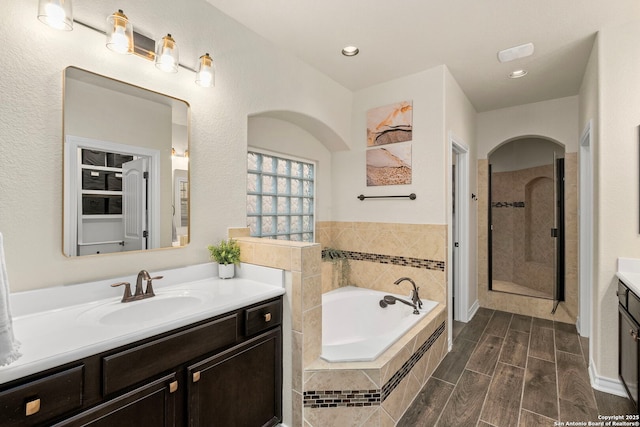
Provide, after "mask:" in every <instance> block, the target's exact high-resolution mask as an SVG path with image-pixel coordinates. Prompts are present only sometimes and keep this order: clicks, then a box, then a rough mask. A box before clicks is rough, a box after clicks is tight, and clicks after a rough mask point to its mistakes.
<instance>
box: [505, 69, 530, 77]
mask: <svg viewBox="0 0 640 427" xmlns="http://www.w3.org/2000/svg"><path fill="white" fill-rule="evenodd" d="M526 75H527V70H515V71H512V72H511V73H509V78H511V79H519V78H520V77H524V76H526Z"/></svg>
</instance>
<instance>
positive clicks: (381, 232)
mask: <svg viewBox="0 0 640 427" xmlns="http://www.w3.org/2000/svg"><path fill="white" fill-rule="evenodd" d="M316 239H317V241H318V242H319V243H320V244H321V245H322V247H323V248H327V247H333V248H338V249H340V250H342V251H345V253H346V254H347V257H348V258H349V264H350V266H351V272H350V277H349V283H348V284H350V285H355V286H359V287H363V288H369V289H375V290H379V291H382V292H389V293H397V294H403V295H409V292H410V290H411V288H410V285H409V284H407V283H403V284H401V285H399V286H397V285H394V283H393V282H394V281H395V280H397V279H398V278H400V277H405V276H406V277H411V278H412V279H413V280H414V281H415V282H416V284H417V285H418V286H419V287H420V296H421V297H423V298H425V299H430V300H433V301H437V302H439V303H442V304H445V303H446V265H445V260H446V256H447V254H446V251H447V226H446V225H441V224H393V223H373V222H337V221H333V222H329V221H327V222H319V223H318V224H317V228H316ZM322 264H323V265H322V269H323V281H322V286H323V290H322V291H323V292H328V291H330V290H332V289H333V288H335V283H336V282H335V281H334V280H332V277H331V274H332V272H331V268H330V266H331V263H328V262H323V263H322Z"/></svg>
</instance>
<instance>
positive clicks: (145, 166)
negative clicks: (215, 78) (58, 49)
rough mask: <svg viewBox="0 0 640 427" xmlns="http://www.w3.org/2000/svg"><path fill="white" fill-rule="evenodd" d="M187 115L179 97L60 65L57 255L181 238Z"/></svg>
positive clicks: (184, 237)
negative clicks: (60, 202) (60, 211)
mask: <svg viewBox="0 0 640 427" xmlns="http://www.w3.org/2000/svg"><path fill="white" fill-rule="evenodd" d="M188 117H189V106H188V104H187V103H186V102H185V101H182V100H179V99H175V98H172V97H169V96H166V95H162V94H158V93H156V92H152V91H149V90H146V89H143V88H140V87H136V86H133V85H130V84H127V83H124V82H120V81H117V80H113V79H111V78H107V77H104V76H101V75H98V74H95V73H91V72H88V71H85V70H81V69H79V68H75V67H68V68H67V69H66V70H65V75H64V123H63V132H64V148H63V150H64V212H63V218H64V227H63V229H64V231H63V233H64V239H63V240H64V242H63V246H64V247H63V251H64V253H65V255H67V256H81V255H95V254H104V253H114V252H124V251H137V250H147V249H155V248H164V247H171V246H184V245H186V244H187V243H188V236H189V184H190V183H189V158H188V153H189V122H188Z"/></svg>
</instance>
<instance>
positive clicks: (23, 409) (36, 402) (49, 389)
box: [0, 366, 84, 426]
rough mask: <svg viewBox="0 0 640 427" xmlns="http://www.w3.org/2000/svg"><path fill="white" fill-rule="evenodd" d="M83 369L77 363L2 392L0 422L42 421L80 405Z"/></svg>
mask: <svg viewBox="0 0 640 427" xmlns="http://www.w3.org/2000/svg"><path fill="white" fill-rule="evenodd" d="M83 371H84V368H83V366H76V367H74V368H70V369H66V370H64V371H61V372H58V373H56V374H51V375H48V376H46V377H44V378H41V379H39V380H35V381H30V382H28V383H25V384H23V385H20V386H17V387H14V388H12V389H9V390H6V391H3V392H1V393H0V424H2V425H5V424H4V423H5V422H6V423H7V425H11V426H27V425H28V426H32V425H37V424H43V423H45V422H47V421H48V420H51V419H53V418H55V417H58V416H60V415H63V414H65V413H67V412H70V411H73V410H75V409H78V408H80V407H81V406H82V388H83V380H82V377H83Z"/></svg>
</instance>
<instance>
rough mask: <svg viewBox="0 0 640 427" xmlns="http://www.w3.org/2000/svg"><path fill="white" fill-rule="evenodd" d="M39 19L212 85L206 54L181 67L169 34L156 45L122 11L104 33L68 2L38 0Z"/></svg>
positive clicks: (212, 71)
mask: <svg viewBox="0 0 640 427" xmlns="http://www.w3.org/2000/svg"><path fill="white" fill-rule="evenodd" d="M38 19H39V20H40V21H41V22H42V23H44V24H46V25H48V26H50V27H52V28H56V29H59V30H67V31H71V30H73V23H74V22H75V23H77V24H79V25H81V26H83V27H86V28H88V29H90V30H93V31H95V32H97V33H101V34H104V35H105V36H107V43H106V46H107V47H108V48H109V49H110V50H113V51H114V52H118V53H126V54H130V53H135V54H136V55H138V56H141V57H143V58H145V59H147V60H149V61H154V62H155V64H156V67H158V68H159V69H160V70H162V71H166V72H169V73H177V72H178V67H182V68H184V69H185V70H189V71H192V72H194V73H196V83H197V84H198V85H199V86H203V87H210V86H213V85H214V83H215V69H214V66H213V59H212V58H211V56H210V55H209V54H208V53H206V54H204V55H202V56H201V57H200V59H199V60H198V69H197V70H195V69H193V68H191V67H188V66H186V65H184V64H181V63H180V59H179V54H178V45H177V44H176V41H175V40H174V39H173V37H171V34H167V35H166V36H164V37H163V38H162V39H160V40H158V42H157V43H156V42H155V41H154V40H153V39H151V38H149V37H147V36H145V35H142V34H140V33H136V32H135V31H133V24H132V23H131V21H129V19H128V18H127V16H126V15H125V14H124V12H123V11H122V10H121V9H119V10H118V11H117V12H115V13H113V14H112V15H110V16H109V17H108V18H107V28H106V31H103V30H100V29H98V28H96V27H94V26H92V25H89V24H86V23H84V22H82V21H79V20H77V19H76V20H74V19H73V14H72V11H71V0H38ZM356 50H357V49H356Z"/></svg>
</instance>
